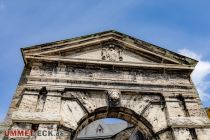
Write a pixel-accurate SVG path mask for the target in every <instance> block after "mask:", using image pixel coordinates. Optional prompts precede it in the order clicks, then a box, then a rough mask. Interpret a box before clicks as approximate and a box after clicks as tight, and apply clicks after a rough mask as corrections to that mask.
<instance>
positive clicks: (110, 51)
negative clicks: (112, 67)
mask: <svg viewBox="0 0 210 140" xmlns="http://www.w3.org/2000/svg"><path fill="white" fill-rule="evenodd" d="M101 56H102V60H108V61H122V59H123V58H122V49H121V48H119V47H117V46H115V45H108V46H103V47H102V51H101Z"/></svg>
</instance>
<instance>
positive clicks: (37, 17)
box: [0, 0, 210, 120]
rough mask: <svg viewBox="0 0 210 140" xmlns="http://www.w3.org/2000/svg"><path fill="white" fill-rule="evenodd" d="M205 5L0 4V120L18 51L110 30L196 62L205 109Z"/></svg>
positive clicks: (194, 0)
mask: <svg viewBox="0 0 210 140" xmlns="http://www.w3.org/2000/svg"><path fill="white" fill-rule="evenodd" d="M209 13H210V1H208V0H120V1H117V0H75V1H72V0H44V1H43V0H33V1H32V0H31V1H29V0H18V1H14V0H0V63H1V65H0V119H1V120H2V119H3V118H4V116H5V114H6V112H7V110H8V106H9V104H10V102H11V99H12V96H13V94H14V92H15V89H16V86H17V83H18V80H19V78H20V74H21V71H22V69H23V67H24V64H23V60H22V57H21V53H20V48H22V47H27V46H31V45H35V44H40V43H46V42H50V41H55V40H61V39H66V38H72V37H76V36H80V35H85V34H90V33H95V32H100V31H104V30H109V29H115V30H118V31H120V32H123V33H126V34H129V35H131V36H134V37H137V38H139V39H142V40H145V41H148V42H151V43H153V44H156V45H159V46H161V47H163V48H167V49H169V50H172V51H175V52H178V53H181V54H184V55H187V56H191V57H193V58H196V59H199V60H200V63H199V64H198V66H197V67H196V70H195V72H194V73H193V75H192V77H193V81H194V82H195V84H196V86H197V87H198V91H199V94H200V97H201V99H202V102H203V104H204V106H210V88H209V84H210V75H209V74H210V55H209V54H210V16H209Z"/></svg>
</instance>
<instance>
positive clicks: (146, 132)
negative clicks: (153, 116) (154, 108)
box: [72, 107, 159, 140]
mask: <svg viewBox="0 0 210 140" xmlns="http://www.w3.org/2000/svg"><path fill="white" fill-rule="evenodd" d="M107 117H109V118H118V119H122V120H125V121H127V122H128V123H130V124H133V125H134V126H135V127H136V128H137V129H138V131H139V132H141V133H142V134H143V136H144V139H145V140H157V139H159V138H158V136H157V135H155V133H154V131H153V130H152V125H151V124H150V123H149V121H147V120H146V119H145V118H144V117H142V116H141V115H138V114H137V113H135V112H134V111H133V110H131V109H128V108H125V107H112V108H108V107H101V108H97V109H96V110H95V111H93V112H92V113H90V114H88V115H86V116H84V117H83V118H82V119H81V120H80V121H79V122H78V127H77V129H76V130H75V131H74V132H73V135H72V139H73V140H75V139H76V137H77V135H78V134H79V132H81V130H82V129H83V128H85V127H86V126H87V125H88V124H90V123H91V122H93V121H96V120H98V119H103V118H107Z"/></svg>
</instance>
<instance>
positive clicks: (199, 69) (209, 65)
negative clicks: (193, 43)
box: [178, 49, 210, 102]
mask: <svg viewBox="0 0 210 140" xmlns="http://www.w3.org/2000/svg"><path fill="white" fill-rule="evenodd" d="M178 53H180V54H182V55H185V56H188V57H191V58H194V59H197V60H199V63H198V64H197V66H196V67H195V70H194V71H193V73H192V80H193V82H194V83H195V85H196V87H197V90H198V93H199V95H200V98H201V100H202V101H204V102H205V101H207V100H210V93H208V88H209V85H210V81H209V80H207V77H208V76H210V62H209V61H205V60H203V59H202V56H201V55H199V54H197V53H195V52H193V51H190V50H188V49H181V50H179V51H178Z"/></svg>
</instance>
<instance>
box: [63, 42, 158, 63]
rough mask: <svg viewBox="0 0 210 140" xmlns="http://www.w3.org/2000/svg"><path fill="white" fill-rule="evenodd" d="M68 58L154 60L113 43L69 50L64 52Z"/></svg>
mask: <svg viewBox="0 0 210 140" xmlns="http://www.w3.org/2000/svg"><path fill="white" fill-rule="evenodd" d="M62 57H63V58H66V59H68V58H69V59H84V60H96V61H97V60H101V61H113V62H115V61H122V62H134V63H147V62H153V63H155V61H153V60H152V58H150V59H149V58H146V57H145V56H142V55H141V54H137V53H136V52H132V51H131V50H127V49H125V48H123V47H121V46H116V45H113V44H109V45H104V46H98V47H89V48H83V49H81V50H80V51H79V52H78V51H67V52H65V53H63V54H62Z"/></svg>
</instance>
